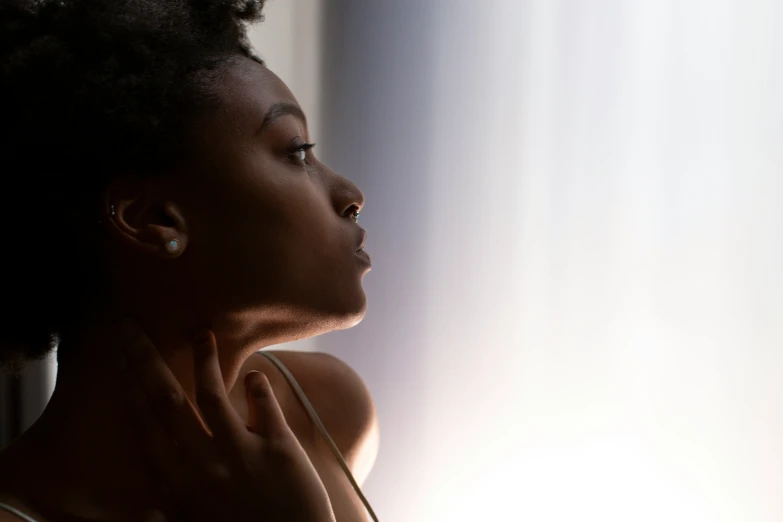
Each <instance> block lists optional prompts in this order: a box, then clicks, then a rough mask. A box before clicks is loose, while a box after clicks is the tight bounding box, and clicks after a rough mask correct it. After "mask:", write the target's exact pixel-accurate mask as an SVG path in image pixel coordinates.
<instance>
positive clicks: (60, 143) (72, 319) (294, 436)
mask: <svg viewBox="0 0 783 522" xmlns="http://www.w3.org/2000/svg"><path fill="white" fill-rule="evenodd" d="M262 4H263V2H262V1H251V0H232V1H220V0H212V1H209V0H190V1H186V0H164V1H152V0H104V1H102V2H98V1H96V0H54V1H49V0H43V1H32V0H27V1H12V2H3V3H2V4H0V24H2V27H0V67H1V68H2V69H1V70H0V94H2V96H0V103H2V104H3V109H2V113H3V115H4V118H3V123H2V133H3V135H2V140H0V153H2V158H3V159H4V161H5V169H4V170H5V174H6V179H8V180H13V187H14V188H13V189H7V192H6V194H7V195H8V196H9V197H7V198H6V200H5V201H4V205H3V207H2V212H4V213H5V214H4V222H5V223H6V225H7V226H6V235H5V239H6V245H7V248H8V250H7V252H6V266H8V267H9V268H8V271H7V272H6V273H7V275H8V276H9V277H7V278H6V281H7V284H6V285H5V288H4V290H5V294H4V295H5V298H6V300H7V301H8V302H9V303H13V310H12V311H11V312H9V313H7V314H6V316H5V320H6V322H5V324H4V325H3V328H2V329H0V332H2V333H0V336H1V337H2V339H1V340H2V344H1V345H0V346H1V347H2V348H1V350H2V351H1V352H0V353H1V354H2V357H3V361H4V363H5V364H6V366H8V367H16V366H18V364H19V362H20V361H23V360H24V359H27V358H35V357H40V356H42V355H44V354H45V353H47V352H48V351H49V350H50V349H52V348H53V347H54V346H55V345H57V346H58V352H57V355H58V363H59V369H58V377H57V384H56V388H55V392H54V395H53V397H52V399H51V401H50V403H49V405H48V407H47V409H46V411H45V412H44V413H43V415H42V416H41V418H40V419H39V420H38V422H36V424H35V425H34V426H33V427H32V428H31V429H30V430H28V431H27V432H26V433H25V434H24V435H23V436H22V437H21V438H20V439H18V440H17V441H16V442H15V443H14V444H12V445H11V446H10V447H8V448H7V449H6V450H5V451H3V452H2V453H0V502H2V503H3V504H2V505H3V506H4V507H3V508H2V509H0V521H6V520H8V521H10V520H20V519H27V520H29V519H33V520H37V521H38V522H52V521H61V520H63V521H65V520H118V521H119V520H163V519H165V520H187V521H192V520H203V521H205V522H206V521H217V520H301V521H303V522H304V521H308V522H309V521H312V522H315V521H318V522H321V521H324V520H332V517H333V518H334V519H336V520H337V521H339V522H345V521H358V520H366V516H365V506H364V505H363V501H362V496H361V493H360V491H359V489H358V485H357V484H354V483H353V479H354V478H355V479H356V482H361V481H362V480H363V479H364V477H366V475H367V473H368V472H369V469H370V467H371V465H372V462H373V460H374V457H375V453H376V448H377V422H376V418H375V411H374V408H373V404H372V400H371V399H370V397H369V395H368V393H367V390H366V387H365V386H364V384H363V383H362V381H361V379H360V378H359V377H358V376H357V375H356V374H355V372H353V371H352V370H351V369H350V368H348V367H347V366H346V365H345V364H344V363H342V362H340V361H339V360H337V359H336V358H333V357H331V356H328V355H325V354H317V353H313V354H309V353H296V352H276V354H277V358H274V357H267V356H264V355H263V354H264V353H266V352H260V353H257V352H258V350H260V349H261V348H265V347H267V346H271V345H273V344H277V343H280V342H284V341H290V340H295V339H301V338H304V337H309V336H313V335H318V334H321V333H324V332H328V331H331V330H335V329H340V328H348V327H351V326H353V325H355V324H356V323H358V322H359V321H360V320H361V319H362V317H363V315H364V313H365V309H366V299H365V295H364V292H363V290H362V285H361V280H362V277H363V275H364V274H365V273H366V272H367V271H368V269H369V267H370V264H369V257H368V256H367V254H366V253H365V252H364V250H363V246H364V240H365V234H364V231H363V230H362V229H361V228H360V227H359V226H358V224H357V221H358V215H359V211H360V210H361V208H362V206H363V205H364V199H363V195H362V193H361V192H360V191H359V189H358V188H357V187H356V186H354V185H353V184H352V183H350V182H349V181H347V180H346V179H344V178H342V177H341V176H339V175H338V174H336V173H335V172H333V171H331V170H330V169H329V168H328V167H326V166H325V165H324V164H322V163H320V162H319V161H318V160H317V159H316V157H315V155H314V153H313V150H312V148H313V145H312V144H311V143H309V141H308V131H307V126H306V120H305V115H304V114H303V113H302V111H301V109H300V107H299V105H298V104H297V102H296V100H295V98H294V97H293V95H292V94H291V93H290V91H289V90H288V88H287V87H286V86H285V84H284V83H283V82H282V81H281V80H280V79H279V78H277V77H276V76H275V75H274V74H273V73H272V72H271V71H269V69H267V68H266V67H265V66H264V65H263V63H262V62H261V61H260V60H259V59H258V58H256V57H255V56H254V55H253V53H252V51H251V50H250V47H249V45H248V42H247V39H246V36H245V30H246V24H247V23H251V22H254V21H257V20H259V19H260V18H261V9H262ZM10 186H11V184H9V185H7V187H10ZM44 263H46V265H44ZM36 265H41V266H45V268H43V269H41V268H37V267H36ZM123 317H133V318H135V319H136V322H135V323H134V322H131V324H136V325H137V326H136V327H135V328H131V329H130V330H131V333H130V334H128V335H125V337H120V335H119V333H118V332H119V330H118V327H117V325H118V323H119V320H120V319H121V318H123ZM120 339H125V341H123V342H121V341H120ZM153 342H154V344H153ZM155 346H156V347H157V349H158V350H159V352H160V355H158V351H156V349H155V348H154V347H155ZM120 347H127V354H126V356H125V357H123V356H122V353H123V351H122V350H118V348H120ZM126 366H127V369H126V370H123V369H122V368H125V367H126ZM287 372H290V374H291V375H287ZM264 376H265V377H264ZM240 380H241V381H242V382H241V383H240ZM297 382H298V383H297ZM297 386H301V391H298V390H297ZM134 390H136V391H135V392H134ZM139 390H143V394H140V393H139ZM144 397H146V399H143V398H144ZM308 397H309V400H310V401H312V407H313V409H314V411H315V412H317V415H315V414H312V412H309V411H308V404H309V401H308ZM318 417H320V419H318ZM321 421H322V422H323V427H324V428H325V433H322V430H321V429H320V428H319V424H320V422H321ZM329 435H331V437H329ZM332 440H333V445H334V446H335V447H332V443H331V442H330V441H332ZM337 450H339V452H338V451H337ZM342 457H344V459H345V461H346V467H345V468H344V467H343V463H342V462H341V459H342ZM351 474H353V475H355V477H351ZM355 490H356V491H355ZM368 507H369V506H368ZM332 510H333V515H332V513H331V511H332ZM373 516H374V515H373ZM20 517H21V518H20ZM24 517H28V518H24Z"/></svg>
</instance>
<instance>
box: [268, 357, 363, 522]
mask: <svg viewBox="0 0 783 522" xmlns="http://www.w3.org/2000/svg"><path fill="white" fill-rule="evenodd" d="M257 353H259V354H261V355H263V356H264V357H266V358H267V359H269V360H270V361H272V362H273V363H274V364H275V366H277V368H278V369H279V370H280V371H281V372H282V373H283V375H284V376H285V378H286V379H287V380H288V383H289V384H290V385H291V388H292V389H293V390H294V392H295V393H296V395H297V397H299V400H300V401H301V403H302V406H304V409H305V410H306V411H307V414H308V415H309V416H310V419H312V421H313V424H315V427H316V428H317V429H318V432H319V433H320V434H321V436H322V437H323V439H324V440H325V441H326V443H327V444H328V445H329V449H331V450H332V454H333V455H334V457H335V458H336V459H337V462H338V463H339V464H340V467H341V468H342V469H343V471H344V472H345V475H346V476H347V477H348V481H349V482H350V483H351V486H353V489H354V490H355V491H356V493H357V495H359V498H360V499H361V501H362V504H364V507H365V508H367V512H368V513H369V514H370V517H372V519H373V520H374V521H375V522H378V517H377V516H376V515H375V512H374V511H373V509H372V507H371V506H370V503H369V502H368V501H367V498H366V497H365V496H364V494H363V493H362V489H361V488H360V487H359V484H357V483H356V479H354V478H353V474H352V473H351V470H350V469H348V465H347V464H346V463H345V459H344V458H343V455H342V453H340V450H339V449H338V448H337V445H336V444H335V443H334V441H333V440H332V437H330V436H329V433H328V432H327V431H326V427H324V425H323V423H322V422H321V419H320V418H319V417H318V414H317V413H316V412H315V408H313V405H312V404H310V401H309V400H308V399H307V395H305V393H304V391H303V390H302V387H301V386H299V383H298V382H296V379H295V378H294V376H293V374H292V373H291V372H290V371H289V370H288V368H287V367H286V366H285V364H283V362H282V361H281V360H280V359H278V358H277V357H276V356H275V355H273V354H271V353H269V352H265V351H260V352H257Z"/></svg>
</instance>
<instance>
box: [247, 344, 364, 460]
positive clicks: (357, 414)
mask: <svg viewBox="0 0 783 522" xmlns="http://www.w3.org/2000/svg"><path fill="white" fill-rule="evenodd" d="M269 352H270V353H272V354H273V355H275V356H277V358H278V359H280V361H281V362H282V363H283V364H284V365H285V366H286V367H287V368H288V369H289V371H290V372H291V374H293V376H294V378H295V379H296V380H297V382H298V383H299V385H300V386H301V388H302V391H304V393H305V395H307V398H308V400H309V401H310V402H311V404H312V405H313V408H314V409H315V411H316V412H317V413H318V417H319V418H320V419H321V422H323V424H324V426H325V427H326V430H327V431H328V432H329V435H330V436H331V437H332V439H334V442H335V444H337V447H338V448H339V449H340V452H341V453H342V454H343V455H344V456H345V458H346V460H347V461H348V462H349V465H350V466H351V467H352V468H358V469H357V471H359V474H361V473H362V471H363V470H364V468H367V467H371V466H372V463H371V461H373V460H374V458H375V454H376V453H377V444H378V418H377V412H376V409H375V404H374V402H373V400H372V396H371V395H370V392H369V390H368V388H367V385H366V384H365V382H364V380H363V379H362V378H361V376H360V375H359V374H358V373H357V372H356V371H355V370H354V369H353V368H351V367H350V366H349V365H348V364H346V363H345V362H344V361H342V360H341V359H339V358H338V357H335V356H334V355H331V354H327V353H323V352H296V351H285V350H270V351H269ZM251 370H258V371H262V372H264V373H265V374H266V375H267V377H269V379H270V383H271V384H272V385H273V388H275V390H278V389H290V388H289V385H288V383H287V381H286V380H285V377H283V375H282V374H281V373H280V371H279V370H277V368H276V367H274V366H273V364H272V363H271V362H270V361H269V360H268V359H267V358H266V357H264V356H263V355H261V354H260V353H256V354H254V355H253V356H251V357H250V358H249V359H248V361H247V362H246V363H245V365H244V366H243V368H242V374H245V373H247V372H248V371H251ZM286 395H288V396H289V397H290V395H289V394H286ZM291 402H292V401H291V400H289V404H287V405H283V404H281V406H283V407H284V411H285V410H290V409H291V407H292V406H291V404H290V403H291ZM293 402H296V403H297V407H298V408H299V409H300V411H301V412H303V411H304V410H303V409H302V408H301V406H300V405H298V400H296V401H293ZM307 422H308V423H309V418H308V419H307ZM368 461H370V463H369V464H368ZM352 463H353V465H352ZM367 471H369V470H367Z"/></svg>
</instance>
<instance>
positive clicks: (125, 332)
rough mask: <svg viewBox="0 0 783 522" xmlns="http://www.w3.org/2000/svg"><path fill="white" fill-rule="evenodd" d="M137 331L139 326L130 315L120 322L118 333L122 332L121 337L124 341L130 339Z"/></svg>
mask: <svg viewBox="0 0 783 522" xmlns="http://www.w3.org/2000/svg"><path fill="white" fill-rule="evenodd" d="M138 331H139V327H138V325H137V324H136V321H134V320H133V319H131V318H130V317H126V318H125V319H123V320H122V322H121V323H120V333H121V334H122V338H123V339H125V340H126V341H130V340H131V339H133V338H134V337H135V336H136V333H137V332H138Z"/></svg>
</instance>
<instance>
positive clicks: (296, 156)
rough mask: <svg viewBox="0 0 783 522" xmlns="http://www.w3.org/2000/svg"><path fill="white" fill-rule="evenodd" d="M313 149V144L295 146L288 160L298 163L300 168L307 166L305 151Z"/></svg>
mask: <svg viewBox="0 0 783 522" xmlns="http://www.w3.org/2000/svg"><path fill="white" fill-rule="evenodd" d="M313 147H315V143H305V144H303V145H297V146H296V148H295V149H294V150H292V151H291V153H290V154H289V155H288V158H289V159H290V160H291V161H293V162H294V163H298V164H300V165H302V166H305V165H307V151H308V150H310V149H312V148H313Z"/></svg>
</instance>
